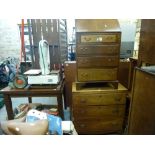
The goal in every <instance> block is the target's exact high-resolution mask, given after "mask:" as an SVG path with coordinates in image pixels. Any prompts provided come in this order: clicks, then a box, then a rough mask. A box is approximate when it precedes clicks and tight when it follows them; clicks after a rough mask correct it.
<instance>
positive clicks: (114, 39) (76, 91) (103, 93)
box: [72, 19, 127, 134]
mask: <svg viewBox="0 0 155 155" xmlns="http://www.w3.org/2000/svg"><path fill="white" fill-rule="evenodd" d="M75 24H76V25H75V27H76V61H77V66H76V67H77V79H76V80H77V81H76V82H74V83H73V85H72V120H73V122H74V125H75V128H76V130H77V132H78V134H108V133H122V131H123V122H124V116H125V100H126V94H127V89H126V88H125V87H124V86H122V85H121V84H119V83H118V65H119V55H120V41H121V31H120V27H119V23H118V21H117V20H101V19H97V20H94V19H82V20H76V23H75Z"/></svg>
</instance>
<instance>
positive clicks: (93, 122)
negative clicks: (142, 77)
mask: <svg viewBox="0 0 155 155" xmlns="http://www.w3.org/2000/svg"><path fill="white" fill-rule="evenodd" d="M126 94H127V89H126V88H125V87H123V86H122V85H121V84H119V85H118V89H113V88H112V87H110V86H104V87H87V86H86V87H83V88H82V89H80V90H77V88H76V83H73V85H72V120H73V122H74V125H75V128H76V130H77V132H78V134H108V133H121V132H122V130H123V122H124V117H125V103H126Z"/></svg>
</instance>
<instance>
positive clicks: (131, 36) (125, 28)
mask: <svg viewBox="0 0 155 155" xmlns="http://www.w3.org/2000/svg"><path fill="white" fill-rule="evenodd" d="M119 24H120V27H121V32H122V36H121V41H122V42H131V41H133V42H134V41H135V35H136V20H135V19H119Z"/></svg>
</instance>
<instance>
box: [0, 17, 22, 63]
mask: <svg viewBox="0 0 155 155" xmlns="http://www.w3.org/2000/svg"><path fill="white" fill-rule="evenodd" d="M17 23H18V20H13V19H0V61H2V60H4V59H5V58H8V57H15V58H18V59H19V58H20V46H21V45H20V34H19V28H18V25H17Z"/></svg>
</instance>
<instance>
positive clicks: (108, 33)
mask: <svg viewBox="0 0 155 155" xmlns="http://www.w3.org/2000/svg"><path fill="white" fill-rule="evenodd" d="M75 24H76V25H75V26H76V61H77V81H78V82H90V81H91V82H93V81H103V80H105V81H115V80H117V79H118V65H119V55H120V42H121V31H120V27H119V23H118V21H117V20H112V19H110V20H108V19H106V20H102V19H77V20H76V23H75Z"/></svg>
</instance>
